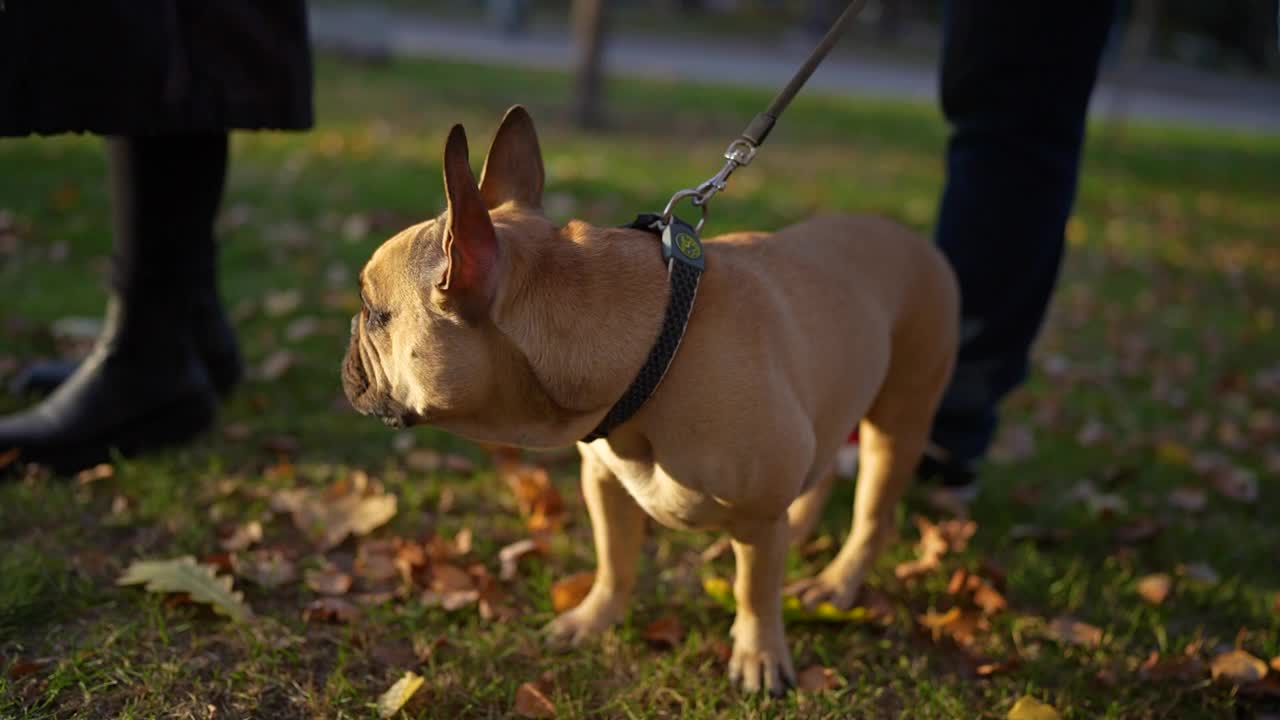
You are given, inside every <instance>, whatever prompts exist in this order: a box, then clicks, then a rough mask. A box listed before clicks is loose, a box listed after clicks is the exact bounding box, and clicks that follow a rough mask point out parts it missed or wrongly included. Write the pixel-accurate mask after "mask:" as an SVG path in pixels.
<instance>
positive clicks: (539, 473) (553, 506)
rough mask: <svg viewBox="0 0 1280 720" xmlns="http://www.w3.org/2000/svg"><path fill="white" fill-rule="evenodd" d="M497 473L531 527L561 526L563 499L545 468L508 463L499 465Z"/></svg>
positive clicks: (531, 528) (562, 524) (551, 528)
mask: <svg viewBox="0 0 1280 720" xmlns="http://www.w3.org/2000/svg"><path fill="white" fill-rule="evenodd" d="M498 474H499V476H500V477H502V478H503V479H504V480H505V481H506V483H507V486H508V487H510V488H511V492H512V494H514V495H515V497H516V504H517V505H518V506H519V507H520V513H521V514H522V515H524V517H525V524H526V526H527V527H528V528H529V529H530V530H534V531H539V530H550V531H556V530H560V529H561V528H562V527H564V501H563V500H562V499H561V497H560V492H559V491H558V490H556V488H555V486H554V485H552V484H551V478H550V476H549V475H548V474H547V471H546V469H544V468H541V467H538V466H536V465H527V464H518V463H511V464H506V465H503V466H500V467H499V468H498Z"/></svg>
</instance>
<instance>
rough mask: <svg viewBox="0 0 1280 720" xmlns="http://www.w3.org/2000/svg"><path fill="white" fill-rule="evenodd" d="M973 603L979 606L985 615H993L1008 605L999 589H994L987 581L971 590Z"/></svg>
mask: <svg viewBox="0 0 1280 720" xmlns="http://www.w3.org/2000/svg"><path fill="white" fill-rule="evenodd" d="M973 604H974V605H977V606H978V607H979V608H981V609H982V612H983V613H985V614H987V615H995V614H996V613H998V612H1000V611H1001V610H1004V609H1005V608H1007V607H1009V603H1008V601H1007V600H1005V599H1004V595H1001V594H1000V591H999V590H996V589H995V588H994V587H993V586H992V585H991V583H989V582H983V583H982V584H980V585H979V586H978V587H977V589H975V590H974V591H973Z"/></svg>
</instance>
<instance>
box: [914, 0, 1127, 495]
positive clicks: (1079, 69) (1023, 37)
mask: <svg viewBox="0 0 1280 720" xmlns="http://www.w3.org/2000/svg"><path fill="white" fill-rule="evenodd" d="M1114 17H1115V4H1114V2H1108V1H1103V0H1099V2H1088V3H1039V2H1023V1H1022V0H1005V1H1002V2H997V1H995V0H950V1H949V2H948V3H947V5H946V9H945V17H944V25H943V33H944V34H943V53H942V78H941V85H942V88H941V90H942V109H943V112H944V114H945V115H946V118H947V121H948V122H949V123H950V125H951V137H950V141H949V143H948V145H947V180H946V188H945V190H944V192H943V195H942V203H941V209H940V211H939V217H938V224H937V242H938V245H939V246H940V247H941V249H942V251H943V253H945V254H946V256H947V258H948V259H949V260H950V261H951V264H952V267H953V268H954V269H955V272H956V275H957V277H958V278H959V281H960V292H961V297H962V301H961V305H962V322H961V341H960V343H961V344H960V353H959V358H958V362H957V365H956V371H955V375H954V377H953V379H952V381H951V385H950V386H949V387H948V389H947V392H946V394H945V396H944V397H943V400H942V405H941V408H940V409H939V411H938V415H937V418H936V420H935V422H934V427H933V433H932V441H933V446H934V447H932V448H931V450H930V454H929V455H927V456H926V459H925V461H924V463H923V465H922V468H921V474H922V475H925V476H932V477H933V479H940V480H941V482H942V484H944V485H952V486H957V485H958V486H964V485H970V484H971V483H972V481H973V479H974V477H975V475H974V472H973V469H974V466H975V463H976V462H977V461H978V460H979V459H981V458H982V456H983V455H984V454H985V453H986V451H987V448H988V447H989V446H990V444H991V440H992V437H993V436H994V434H995V428H996V419H997V407H998V405H999V403H1000V401H1001V399H1002V398H1004V396H1005V395H1006V394H1008V393H1009V391H1010V390H1012V389H1013V388H1015V387H1017V386H1018V385H1019V384H1020V383H1021V382H1022V381H1023V380H1024V379H1026V376H1027V369H1028V353H1029V351H1030V348H1031V344H1032V342H1033V341H1034V340H1035V337H1036V334H1037V332H1038V331H1039V329H1040V325H1041V322H1042V320H1043V319H1044V314H1045V310H1046V308H1047V307H1048V303H1049V297H1050V295H1051V293H1052V291H1053V287H1054V283H1055V281H1056V279H1057V275H1058V266H1059V264H1060V262H1061V259H1062V252H1063V240H1064V232H1065V228H1066V223H1067V219H1068V217H1069V215H1070V213H1071V205H1072V202H1073V201H1074V198H1075V191H1076V179H1077V174H1078V171H1079V167H1080V154H1081V149H1082V146H1083V143H1084V129H1085V116H1086V111H1087V109H1088V104H1089V96H1090V93H1091V92H1092V90H1093V86H1094V82H1095V80H1096V77H1097V72H1098V63H1099V59H1100V56H1101V54H1102V49H1103V45H1104V43H1105V41H1106V38H1107V32H1108V29H1109V27H1110V26H1111V23H1112V21H1113V19H1114Z"/></svg>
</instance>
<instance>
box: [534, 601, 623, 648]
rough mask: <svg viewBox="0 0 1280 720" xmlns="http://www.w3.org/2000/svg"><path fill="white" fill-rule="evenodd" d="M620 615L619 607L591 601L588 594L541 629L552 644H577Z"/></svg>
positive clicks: (597, 632) (602, 629)
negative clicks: (579, 602)
mask: <svg viewBox="0 0 1280 720" xmlns="http://www.w3.org/2000/svg"><path fill="white" fill-rule="evenodd" d="M621 616H622V611H621V609H620V608H615V607H613V604H612V603H596V602H591V597H590V596H588V597H587V598H586V599H585V600H583V601H582V603H581V604H579V605H578V606H577V607H575V608H573V609H572V610H566V611H565V612H564V614H562V615H560V616H559V617H557V618H556V619H555V620H552V621H551V622H549V623H547V625H546V627H544V628H543V629H542V631H543V632H544V633H545V634H546V636H547V641H548V642H550V643H552V644H556V645H578V644H581V643H582V642H584V641H585V640H587V639H589V638H592V637H595V636H596V635H599V634H600V633H602V632H604V631H605V630H607V629H609V627H610V626H611V625H613V624H614V623H615V622H617V621H618V619H619V618H620V617H621Z"/></svg>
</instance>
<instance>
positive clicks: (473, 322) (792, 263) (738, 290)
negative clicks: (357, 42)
mask: <svg viewBox="0 0 1280 720" xmlns="http://www.w3.org/2000/svg"><path fill="white" fill-rule="evenodd" d="M444 184H445V190H446V194H447V196H448V209H447V210H446V211H445V213H444V214H443V215H441V216H440V217H438V218H435V219H433V220H428V221H426V222H424V223H421V224H418V225H414V226H413V227H410V228H408V229H406V230H404V231H402V232H401V233H399V234H398V235H396V236H395V237H393V238H391V239H390V240H388V241H387V242H386V243H384V244H383V245H382V246H381V247H380V248H378V250H377V251H376V252H375V253H374V254H373V257H372V258H371V259H370V260H369V262H368V264H367V265H366V266H365V268H364V270H363V271H362V272H361V274H360V280H361V292H362V295H363V298H364V309H363V310H362V311H361V313H360V315H359V316H358V317H356V318H353V319H352V339H351V346H350V348H349V350H348V352H347V356H346V359H345V361H344V363H343V372H342V376H343V385H344V387H345V389H346V392H347V396H348V397H349V398H350V399H351V402H352V403H353V405H354V406H355V407H356V408H357V409H359V410H360V411H361V412H363V413H366V414H374V415H378V416H380V417H382V418H383V419H384V421H386V422H388V423H389V424H392V425H397V426H400V425H405V424H417V423H429V424H431V425H435V426H438V427H441V428H444V429H446V430H449V431H452V432H454V433H457V434H459V435H462V436H464V437H468V438H472V439H474V440H479V441H487V442H493V443H502V444H509V445H517V446H525V447H553V446H564V445H568V444H570V443H573V442H575V441H577V440H579V439H580V438H582V437H584V436H586V435H587V434H588V433H589V432H590V431H591V430H592V429H594V428H595V427H596V425H597V423H599V422H600V420H601V418H602V417H604V415H605V414H606V412H608V410H609V409H610V407H611V406H612V405H613V404H614V403H615V402H616V401H617V400H618V398H619V397H621V396H622V394H623V392H624V391H625V390H626V388H627V387H628V385H629V384H630V383H631V381H632V379H633V378H634V377H635V375H636V373H637V371H638V370H639V368H640V367H641V364H642V363H643V362H644V360H645V358H646V355H647V354H648V352H649V350H650V347H651V346H652V345H653V342H654V340H655V338H656V337H657V335H658V332H659V328H660V326H661V323H662V319H663V313H664V309H665V307H666V304H667V298H668V286H667V272H666V267H665V264H664V263H663V261H662V259H661V256H660V251H659V245H658V242H657V241H656V240H655V238H654V237H653V236H652V235H649V234H647V233H645V232H643V231H638V230H626V229H611V228H597V227H592V226H590V225H588V224H586V223H583V222H580V221H572V222H570V223H569V224H568V225H566V226H564V227H557V226H556V225H554V224H553V223H552V222H551V221H549V220H548V219H547V218H546V217H544V216H543V214H542V212H541V201H542V189H543V166H542V156H541V151H540V149H539V147H538V139H537V136H536V134H535V132H534V128H533V122H532V120H530V118H529V115H528V114H527V113H526V112H525V111H524V109H523V108H520V107H515V108H512V109H511V110H510V111H509V112H508V113H507V115H506V117H504V118H503V120H502V125H501V127H500V128H499V129H498V132H497V135H496V136H495V138H494V140H493V145H492V146H491V147H490V149H489V154H488V157H487V158H486V159H485V164H484V171H483V173H482V175H481V179H480V183H479V185H477V183H476V181H475V178H474V176H473V175H472V172H471V167H470V165H469V161H468V157H467V143H466V136H465V134H464V132H463V130H462V127H461V126H455V127H454V128H453V130H452V132H450V133H449V139H448V141H447V143H446V146H445V150H444ZM705 250H706V272H705V274H704V275H703V278H702V284H701V287H700V289H699V291H698V296H697V302H696V304H695V305H694V309H693V314H692V317H691V319H690V321H689V324H688V328H687V331H686V334H685V337H684V340H683V344H682V345H681V346H680V348H679V351H678V353H677V354H676V356H675V360H674V362H673V364H672V365H671V367H670V369H669V371H668V373H667V376H666V378H665V379H664V380H663V382H662V384H661V385H660V386H659V387H658V389H657V391H656V393H655V394H654V395H653V396H652V397H651V398H650V399H649V401H648V402H647V403H646V404H645V405H644V406H643V407H642V408H641V409H640V411H639V412H638V413H637V414H635V415H634V416H633V417H632V418H631V419H630V420H628V421H627V422H625V423H623V424H622V425H620V426H619V427H617V428H616V429H615V430H614V431H613V432H612V433H611V434H610V435H609V436H608V437H607V438H605V439H601V440H596V441H594V442H591V443H579V444H578V448H579V450H580V451H581V454H582V492H583V495H584V497H585V498H586V502H587V508H588V510H589V511H590V513H591V522H592V528H593V531H594V536H595V545H596V553H597V557H598V562H599V568H598V569H597V571H596V575H595V584H594V585H593V586H592V588H591V592H590V593H589V594H588V595H587V597H586V599H585V600H584V601H583V602H582V604H580V605H579V606H578V607H576V608H574V609H573V610H570V611H568V612H566V613H564V614H563V615H561V616H560V617H558V618H556V619H555V620H554V621H553V622H552V623H551V624H550V625H549V626H548V630H549V632H550V633H551V635H552V636H553V637H555V638H560V639H569V640H572V641H580V640H582V639H584V638H587V637H589V636H591V635H593V634H596V633H599V632H600V631H602V630H604V629H605V628H607V627H609V626H610V625H611V624H612V623H614V622H615V621H616V620H618V619H619V618H620V617H621V616H622V614H623V610H624V607H625V605H626V602H627V596H628V595H629V594H630V592H631V590H632V588H633V587H634V585H635V581H636V571H637V561H638V554H639V550H640V548H641V545H642V539H643V538H642V536H643V533H644V525H645V523H644V515H645V514H646V513H647V514H649V515H650V516H652V517H653V518H655V519H656V520H658V521H659V522H661V523H662V524H664V525H668V526H671V527H677V528H708V529H718V530H723V531H726V532H727V533H728V534H729V535H730V536H731V538H732V540H733V551H734V555H735V557H736V560H737V580H736V583H735V585H734V593H735V595H736V598H737V605H738V611H737V617H736V619H735V620H734V623H733V630H732V635H733V641H734V644H733V656H732V660H731V661H730V667H729V672H730V675H731V677H733V678H734V679H735V680H736V681H740V682H741V683H742V685H743V687H745V688H746V689H747V690H757V689H759V688H767V689H768V690H770V691H772V692H782V691H783V690H784V689H785V687H786V685H787V684H788V683H789V682H792V681H793V680H794V671H793V670H792V665H791V657H790V653H789V651H788V649H787V643H786V639H785V637H784V635H783V625H782V614H781V600H782V583H783V571H784V564H785V560H786V554H787V548H788V543H789V541H790V539H792V538H799V537H802V536H803V535H805V534H806V533H807V532H808V531H809V530H810V529H811V528H812V526H813V524H814V522H815V521H816V519H817V517H818V515H819V512H820V510H821V507H822V503H823V500H824V499H825V496H826V492H827V490H828V488H829V482H830V470H831V466H832V462H833V458H834V456H835V453H836V450H837V448H839V447H840V445H841V444H842V442H843V440H844V437H845V435H846V434H847V433H848V431H849V428H851V427H853V426H854V424H855V423H858V422H861V423H862V424H861V427H860V430H861V434H862V460H861V469H860V471H859V474H858V486H857V497H856V502H855V506H854V518H853V529H852V532H851V534H850V537H849V539H848V541H847V542H846V543H845V545H844V547H843V548H842V549H841V550H840V552H839V554H838V555H837V556H836V558H835V559H834V560H832V561H831V563H830V565H828V566H827V567H826V569H824V570H823V571H822V572H821V573H819V574H818V575H817V576H816V577H814V578H812V579H810V580H807V581H804V582H802V583H800V584H799V586H798V587H797V588H796V591H797V592H800V593H801V595H802V598H803V599H804V601H805V602H807V603H810V604H812V603H817V602H819V601H823V600H829V601H831V602H833V603H834V604H836V605H837V606H840V607H848V606H850V605H851V604H852V603H853V601H854V599H855V597H856V594H857V591H858V587H859V585H860V584H861V583H862V581H863V578H864V577H866V574H867V572H868V571H869V570H870V569H871V566H872V563H873V561H874V560H875V559H876V556H877V554H878V553H879V551H880V549H881V548H882V547H883V546H884V545H885V544H886V543H887V542H888V541H890V540H891V539H892V538H893V537H894V536H895V534H896V528H895V524H894V509H895V505H896V504H897V503H898V501H899V499H900V497H901V496H902V493H903V490H904V488H905V487H906V485H907V482H908V480H909V478H910V476H911V474H912V471H913V469H914V467H915V465H916V462H917V461H918V459H919V456H920V453H921V451H922V450H923V447H924V444H925V441H926V435H927V433H928V430H929V425H930V421H931V419H932V417H933V413H934V410H935V407H936V405H937V402H938V399H939V396H940V394H941V392H942V389H943V386H944V384H945V383H946V382H947V379H948V377H949V375H950V372H951V367H952V361H953V355H954V348H955V346H956V339H957V338H956V332H957V330H956V325H957V319H958V315H959V312H958V305H957V290H956V285H955V281H954V279H953V277H952V274H951V272H950V270H949V269H948V266H947V264H946V262H945V261H944V259H943V258H942V257H941V255H940V254H939V253H938V252H937V251H936V250H935V249H934V248H933V247H932V246H931V245H930V244H929V243H928V242H926V241H925V240H924V239H922V238H920V237H918V236H917V235H915V234H914V233H912V232H910V231H909V230H907V229H905V228H903V227H901V226H899V225H896V224H894V223H892V222H890V221H887V220H883V219H878V218H874V217H851V216H826V217H820V218H815V219H812V220H808V221H806V222H803V223H800V224H798V225H793V226H790V227H787V228H785V229H783V230H781V231H779V232H777V233H774V234H772V235H770V234H767V233H736V234H732V235H724V236H720V237H716V238H711V239H709V240H707V241H706V244H705Z"/></svg>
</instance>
